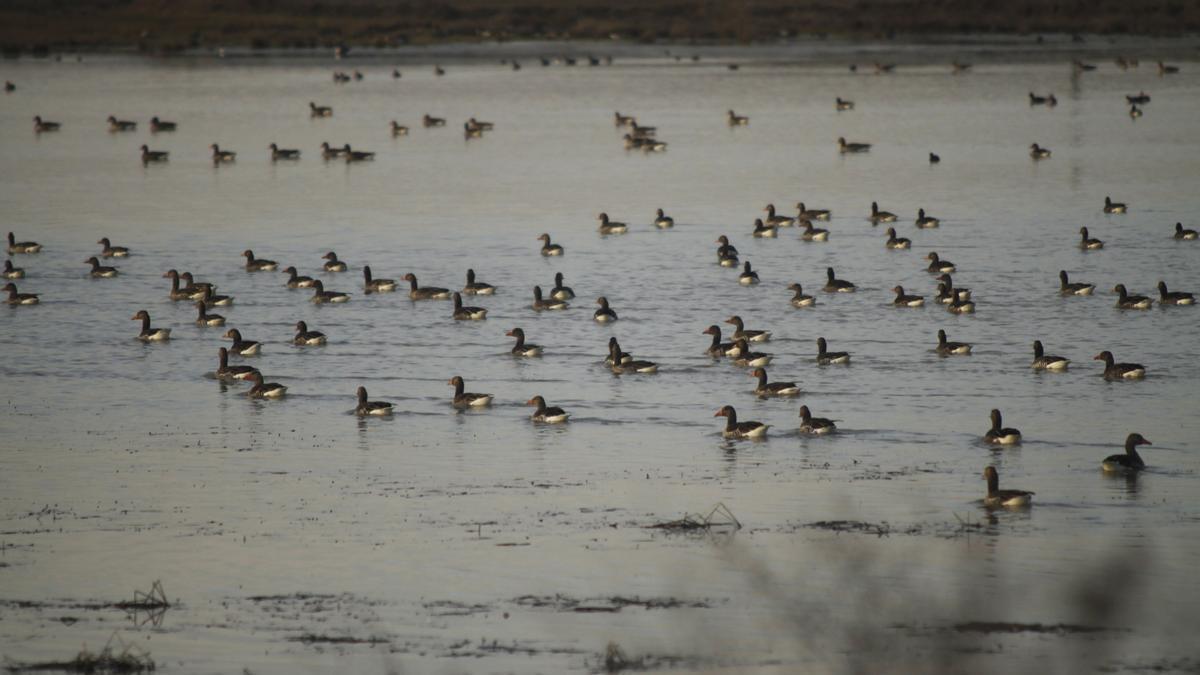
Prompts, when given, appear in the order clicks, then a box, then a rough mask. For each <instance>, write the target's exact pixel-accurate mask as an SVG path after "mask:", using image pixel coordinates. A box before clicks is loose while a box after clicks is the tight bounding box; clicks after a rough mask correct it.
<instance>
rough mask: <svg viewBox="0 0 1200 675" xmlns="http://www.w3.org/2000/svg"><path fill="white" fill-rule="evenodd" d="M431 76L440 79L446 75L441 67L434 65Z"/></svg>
mask: <svg viewBox="0 0 1200 675" xmlns="http://www.w3.org/2000/svg"><path fill="white" fill-rule="evenodd" d="M433 74H434V75H437V76H438V77H441V76H443V75H445V74H446V69H445V68H443V67H441V66H438V65H435V66H434V67H433Z"/></svg>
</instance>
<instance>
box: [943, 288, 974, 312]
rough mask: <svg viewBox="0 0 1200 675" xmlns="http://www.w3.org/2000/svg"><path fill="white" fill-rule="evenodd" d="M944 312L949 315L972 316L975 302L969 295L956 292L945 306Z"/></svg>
mask: <svg viewBox="0 0 1200 675" xmlns="http://www.w3.org/2000/svg"><path fill="white" fill-rule="evenodd" d="M946 311H948V312H950V313H951V314H973V313H974V312H975V302H974V301H973V300H971V296H970V294H969V293H965V292H963V291H957V292H955V294H954V297H953V298H951V299H950V302H949V304H947V305H946Z"/></svg>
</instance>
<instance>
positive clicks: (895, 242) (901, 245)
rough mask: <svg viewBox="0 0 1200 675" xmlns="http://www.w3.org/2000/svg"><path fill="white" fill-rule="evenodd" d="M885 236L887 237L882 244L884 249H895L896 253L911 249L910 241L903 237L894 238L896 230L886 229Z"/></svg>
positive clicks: (892, 228)
mask: <svg viewBox="0 0 1200 675" xmlns="http://www.w3.org/2000/svg"><path fill="white" fill-rule="evenodd" d="M887 235H888V238H887V241H886V242H884V246H885V247H887V248H891V249H896V250H898V251H903V250H908V249H910V248H912V240H911V239H906V238H904V237H897V236H896V228H894V227H889V228H888V229H887Z"/></svg>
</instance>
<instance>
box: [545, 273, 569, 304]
mask: <svg viewBox="0 0 1200 675" xmlns="http://www.w3.org/2000/svg"><path fill="white" fill-rule="evenodd" d="M550 297H552V298H554V299H555V300H571V299H573V298H574V297H575V291H574V290H572V289H571V287H570V286H564V285H563V273H562V272H555V273H554V288H552V289H550Z"/></svg>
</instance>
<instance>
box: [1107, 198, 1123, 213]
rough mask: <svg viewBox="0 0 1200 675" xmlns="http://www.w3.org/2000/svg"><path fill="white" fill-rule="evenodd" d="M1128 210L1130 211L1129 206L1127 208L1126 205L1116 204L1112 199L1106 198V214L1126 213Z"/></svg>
mask: <svg viewBox="0 0 1200 675" xmlns="http://www.w3.org/2000/svg"><path fill="white" fill-rule="evenodd" d="M1128 210H1129V207H1128V206H1126V205H1125V204H1122V203H1121V202H1114V201H1113V200H1112V197H1105V198H1104V212H1105V213H1125V212H1127V211H1128Z"/></svg>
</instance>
